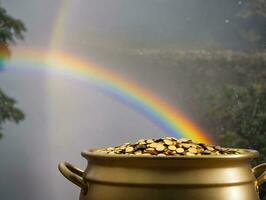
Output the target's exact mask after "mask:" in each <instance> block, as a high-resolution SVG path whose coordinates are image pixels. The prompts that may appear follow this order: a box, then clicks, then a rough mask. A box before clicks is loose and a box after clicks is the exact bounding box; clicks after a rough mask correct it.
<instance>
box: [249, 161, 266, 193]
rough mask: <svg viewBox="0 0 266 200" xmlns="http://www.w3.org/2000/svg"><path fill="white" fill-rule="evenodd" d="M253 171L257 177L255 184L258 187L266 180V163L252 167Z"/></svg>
mask: <svg viewBox="0 0 266 200" xmlns="http://www.w3.org/2000/svg"><path fill="white" fill-rule="evenodd" d="M252 172H253V173H254V175H255V177H256V179H257V180H256V183H255V185H256V187H257V189H258V188H259V186H261V185H262V184H263V183H265V182H266V163H262V164H260V165H257V166H256V167H254V168H253V169H252Z"/></svg>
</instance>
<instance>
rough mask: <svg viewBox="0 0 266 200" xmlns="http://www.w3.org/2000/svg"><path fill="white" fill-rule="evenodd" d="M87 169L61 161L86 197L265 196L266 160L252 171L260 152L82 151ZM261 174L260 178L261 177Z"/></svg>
mask: <svg viewBox="0 0 266 200" xmlns="http://www.w3.org/2000/svg"><path fill="white" fill-rule="evenodd" d="M82 156H83V157H85V158H86V159H87V160H88V166H87V168H86V170H85V171H84V172H82V171H81V170H79V169H77V168H75V167H73V166H72V165H70V164H69V163H66V162H61V163H60V164H59V170H60V171H61V173H62V174H63V175H64V176H65V177H66V178H67V179H69V180H70V181H72V182H73V183H74V184H76V185H78V186H79V187H81V188H82V190H81V193H80V200H114V199H116V200H125V199H126V200H133V199H134V200H142V199H152V200H161V199H165V200H166V199H167V200H172V199H183V200H190V199H191V200H192V199H193V200H203V199H204V200H206V199H207V200H209V199H215V200H238V199H239V200H259V197H258V191H257V188H258V186H259V185H261V184H262V183H263V182H265V180H266V178H265V177H266V173H265V170H266V164H265V163H264V164H261V165H259V166H257V167H255V168H253V169H251V165H250V161H251V160H252V159H253V158H255V157H257V156H258V152H257V151H254V150H245V153H243V154H239V155H222V156H218V155H217V156H189V157H156V156H128V155H106V154H97V153H92V152H90V151H84V152H82ZM256 178H257V179H256Z"/></svg>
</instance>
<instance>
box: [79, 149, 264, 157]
mask: <svg viewBox="0 0 266 200" xmlns="http://www.w3.org/2000/svg"><path fill="white" fill-rule="evenodd" d="M238 149H240V148H238ZM93 150H94V149H87V150H83V151H82V152H81V155H82V156H83V157H84V158H100V159H111V160H112V159H115V160H117V159H136V160H137V159H141V160H143V159H145V160H146V159H147V160H205V159H214V160H216V159H219V160H220V159H226V160H227V159H230V160H231V159H251V158H257V157H258V156H259V152H258V151H256V150H252V149H240V150H243V152H245V153H241V154H230V155H201V156H197V155H195V156H150V155H125V154H105V153H97V152H93Z"/></svg>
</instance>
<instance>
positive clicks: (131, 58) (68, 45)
mask: <svg viewBox="0 0 266 200" xmlns="http://www.w3.org/2000/svg"><path fill="white" fill-rule="evenodd" d="M1 6H3V7H4V8H5V9H6V10H7V11H8V13H9V14H10V15H12V16H14V17H16V18H19V19H21V20H22V21H23V22H24V23H25V25H26V27H27V32H26V34H25V40H24V41H20V42H18V43H17V44H16V45H15V46H14V47H22V48H24V47H27V48H33V49H34V48H36V49H45V50H50V49H51V50H58V51H64V52H68V53H70V54H72V55H74V56H77V57H80V58H85V59H88V60H91V61H93V62H95V63H97V64H98V65H101V66H104V67H106V68H108V69H111V70H113V71H115V72H117V73H118V74H121V75H122V76H123V77H125V78H128V79H129V80H132V81H134V82H136V83H138V84H139V85H141V86H143V87H144V88H146V89H148V90H149V91H152V93H154V94H156V95H158V96H160V97H161V98H162V99H164V100H165V101H167V102H169V103H170V104H172V105H174V106H175V107H176V108H180V109H181V110H183V111H184V112H186V113H187V114H188V116H190V117H191V118H192V119H193V120H194V121H195V122H197V123H201V122H202V121H204V119H203V118H202V115H201V114H200V113H198V112H197V111H198V102H196V101H188V98H187V97H188V96H191V95H193V94H191V93H192V91H193V92H194V91H195V90H194V89H193V90H192V89H191V88H193V87H195V85H197V83H198V82H202V81H206V82H207V83H209V84H215V82H216V80H222V79H223V80H224V79H228V80H229V81H231V79H232V80H233V79H234V77H230V76H227V75H228V74H230V73H228V74H227V75H224V76H220V74H211V75H208V74H207V75H206V76H205V77H202V76H201V75H199V74H197V73H196V72H195V74H190V73H189V72H188V71H186V67H185V66H183V65H182V63H180V64H179V65H180V67H176V65H175V64H173V60H175V58H173V56H171V58H169V57H168V56H169V52H170V55H172V54H173V55H174V54H175V52H179V53H180V50H182V51H189V50H197V51H198V52H199V53H201V54H204V55H205V54H206V53H207V54H208V52H212V51H216V50H217V49H223V50H233V51H237V52H242V53H245V52H252V51H254V50H255V49H256V48H259V49H264V47H265V46H266V41H265V40H264V38H262V36H260V35H259V34H258V33H257V32H254V31H253V30H256V29H257V28H258V27H260V20H258V21H257V23H253V22H252V21H251V20H243V16H244V17H245V16H246V15H248V14H249V13H248V12H247V11H246V12H245V8H246V7H247V6H248V1H246V0H241V1H235V0H223V1H213V0H206V1H203V0H190V1H187V0H178V1H176V0H135V1H132V0H111V1H107V0H88V1H82V0H75V1H74V0H72V1H71V0H69V1H63V0H61V1H60V0H46V1H41V0H23V1H18V0H2V1H1ZM62 6H66V9H65V10H67V12H66V17H65V18H64V20H63V21H61V26H62V28H61V29H60V31H61V32H62V34H61V35H60V37H59V38H53V31H54V30H55V25H56V22H57V20H58V17H59V14H60V12H61V11H62ZM251 24H253V25H252V27H253V29H252V30H249V29H250V26H251ZM262 32H263V31H262ZM54 40H56V41H54ZM11 50H12V48H11ZM12 53H13V54H14V55H15V54H16V51H15V50H14V52H12ZM201 54H200V55H201ZM192 56H194V54H193V55H192ZM11 59H12V58H11ZM179 65H178V66H179ZM208 76H212V77H216V78H213V79H212V80H210V82H208V80H206V77H208ZM218 82H219V81H218ZM217 85H218V83H217ZM0 86H1V88H2V89H3V90H4V91H5V92H8V94H9V95H10V96H12V97H14V98H15V99H16V100H17V101H18V106H19V107H20V108H21V109H22V110H23V111H24V112H25V114H26V119H25V120H24V121H23V122H22V123H20V124H19V125H14V124H10V123H7V124H5V126H4V130H3V132H4V133H5V135H4V138H3V139H2V140H0V157H1V162H0V174H1V177H2V178H1V179H0V193H1V199H2V200H9V199H11V198H12V199H21V200H23V199H27V200H30V199H38V200H47V199H53V200H60V199H73V200H74V199H77V198H78V194H79V188H77V187H76V186H74V185H73V184H72V183H70V182H69V181H67V180H66V179H65V178H63V177H62V175H61V174H60V173H59V171H58V170H57V164H58V162H59V161H61V160H66V161H69V162H70V163H73V164H74V165H76V166H78V167H80V168H82V169H84V168H85V167H86V162H85V160H84V159H83V158H81V156H80V152H81V151H82V150H83V149H87V148H94V147H100V146H113V145H117V144H120V143H123V142H127V141H135V140H137V139H139V138H150V137H161V136H165V133H164V132H163V131H162V130H160V129H159V128H157V127H156V126H155V125H154V124H152V123H151V122H150V121H149V120H148V119H146V118H144V117H143V116H141V115H140V114H138V113H137V112H135V111H134V110H132V109H130V108H128V107H127V106H125V105H123V104H121V103H120V102H118V101H116V100H115V99H112V98H110V97H108V96H106V95H104V94H102V93H101V92H99V91H97V90H96V89H94V88H91V87H89V86H88V85H86V84H83V83H80V82H78V81H75V80H71V79H67V78H64V77H62V76H58V75H56V74H53V73H50V72H49V73H48V72H45V71H34V70H28V69H23V68H22V69H20V70H14V69H13V68H12V66H9V64H8V62H7V63H6V66H5V70H3V71H1V72H0ZM203 128H205V129H207V127H203Z"/></svg>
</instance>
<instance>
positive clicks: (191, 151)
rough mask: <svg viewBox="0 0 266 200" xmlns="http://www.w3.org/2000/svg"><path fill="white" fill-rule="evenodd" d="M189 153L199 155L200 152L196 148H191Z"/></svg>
mask: <svg viewBox="0 0 266 200" xmlns="http://www.w3.org/2000/svg"><path fill="white" fill-rule="evenodd" d="M188 151H189V152H190V153H197V152H198V151H197V149H195V148H193V147H191V148H189V149H188Z"/></svg>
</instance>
